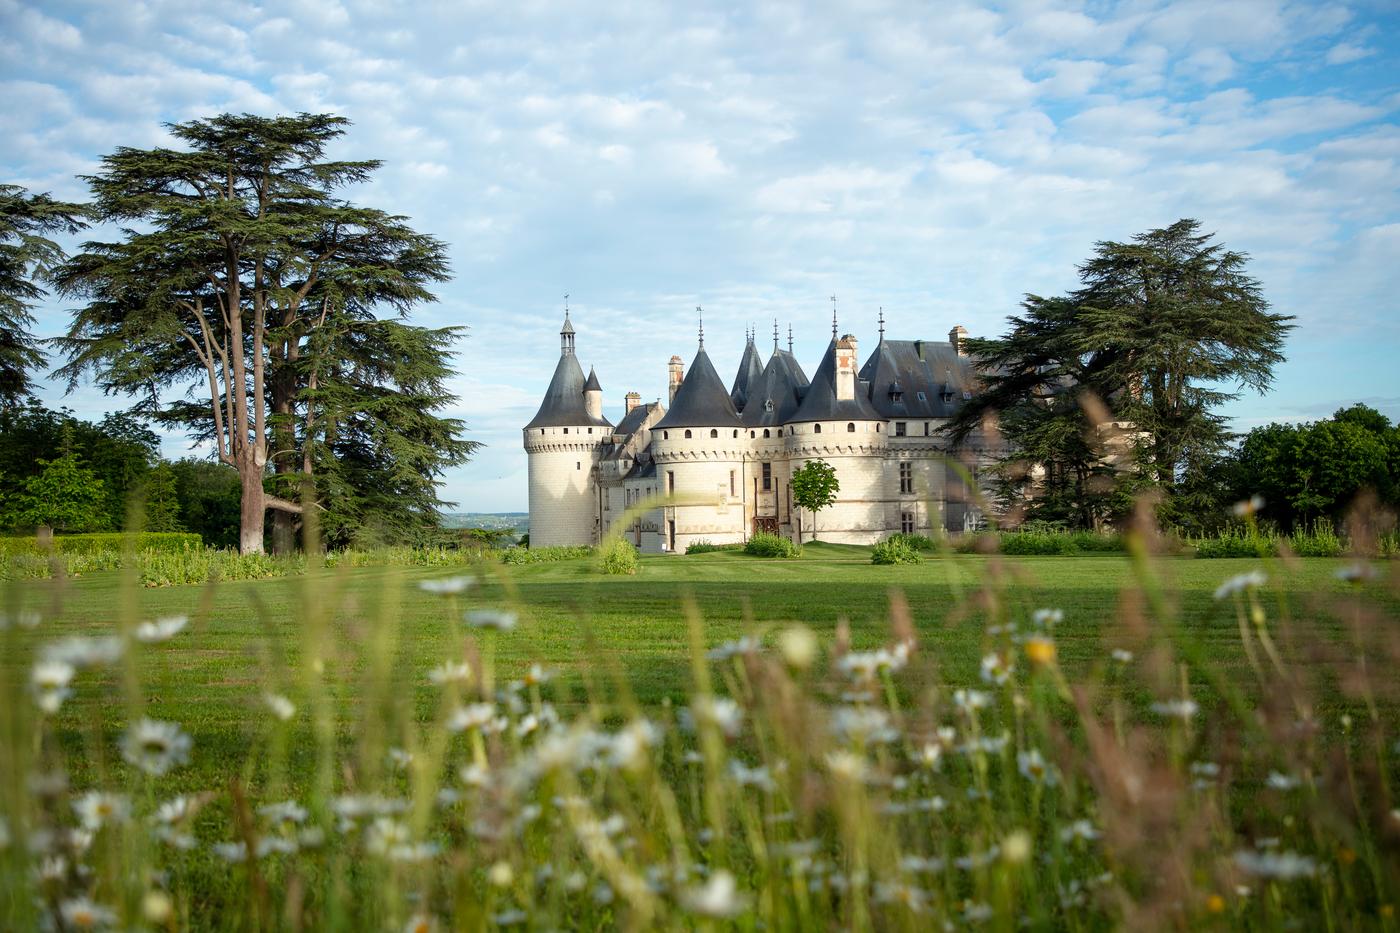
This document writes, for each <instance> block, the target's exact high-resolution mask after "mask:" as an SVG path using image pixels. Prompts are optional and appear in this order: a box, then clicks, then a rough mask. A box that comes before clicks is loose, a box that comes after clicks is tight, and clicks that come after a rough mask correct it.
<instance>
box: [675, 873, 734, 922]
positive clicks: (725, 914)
mask: <svg viewBox="0 0 1400 933" xmlns="http://www.w3.org/2000/svg"><path fill="white" fill-rule="evenodd" d="M748 900H749V899H748V896H747V895H745V894H742V893H740V891H739V889H738V885H737V884H736V883H735V881H734V876H733V875H731V874H730V873H729V872H727V871H725V870H724V869H720V870H718V871H716V872H714V873H713V874H711V875H710V877H709V880H707V881H706V882H705V883H704V884H703V885H701V886H700V887H697V888H689V889H687V890H686V891H685V892H684V893H683V894H682V896H681V903H683V904H684V905H685V906H686V909H687V910H689V911H690V912H691V913H694V914H698V915H699V916H701V917H713V918H716V919H720V920H725V919H729V918H731V917H736V916H738V915H739V914H741V913H743V912H744V910H745V908H746V907H747V906H748Z"/></svg>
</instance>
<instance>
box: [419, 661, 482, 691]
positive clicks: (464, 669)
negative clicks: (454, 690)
mask: <svg viewBox="0 0 1400 933" xmlns="http://www.w3.org/2000/svg"><path fill="white" fill-rule="evenodd" d="M471 679H472V669H471V667H470V666H468V665H467V664H465V663H462V662H457V661H444V662H442V663H441V664H439V665H438V666H437V667H435V668H433V669H432V670H430V671H428V682H429V683H432V684H436V685H437V686H439V687H441V686H444V685H446V684H465V683H470V682H471Z"/></svg>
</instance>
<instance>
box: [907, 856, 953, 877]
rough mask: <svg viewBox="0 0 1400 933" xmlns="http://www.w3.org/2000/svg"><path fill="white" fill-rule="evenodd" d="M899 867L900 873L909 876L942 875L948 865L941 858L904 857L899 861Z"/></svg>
mask: <svg viewBox="0 0 1400 933" xmlns="http://www.w3.org/2000/svg"><path fill="white" fill-rule="evenodd" d="M899 867H900V869H901V870H902V871H906V872H909V873H910V874H915V875H918V874H929V875H938V874H942V873H943V872H944V871H945V870H946V869H947V868H948V863H947V862H945V861H944V860H943V859H941V858H925V857H924V856H921V855H906V856H904V857H903V858H901V859H900V860H899Z"/></svg>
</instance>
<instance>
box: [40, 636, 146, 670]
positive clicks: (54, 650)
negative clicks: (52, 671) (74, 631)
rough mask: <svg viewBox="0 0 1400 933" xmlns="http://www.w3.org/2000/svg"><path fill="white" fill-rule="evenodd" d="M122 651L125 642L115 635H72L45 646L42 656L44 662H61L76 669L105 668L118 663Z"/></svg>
mask: <svg viewBox="0 0 1400 933" xmlns="http://www.w3.org/2000/svg"><path fill="white" fill-rule="evenodd" d="M123 650H125V642H124V641H122V639H121V638H119V637H117V636H116V635H103V636H100V637H96V638H87V637H84V636H82V635H73V636H71V637H69V638H64V639H62V640H60V641H56V642H51V643H49V644H47V645H45V646H44V649H43V655H42V656H43V659H44V660H46V661H63V662H66V663H68V664H71V665H72V666H73V667H76V668H85V667H106V666H109V665H112V664H115V663H117V662H118V661H120V660H121V656H122V651H123Z"/></svg>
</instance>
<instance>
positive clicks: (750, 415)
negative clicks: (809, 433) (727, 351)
mask: <svg viewBox="0 0 1400 933" xmlns="http://www.w3.org/2000/svg"><path fill="white" fill-rule="evenodd" d="M807 385H808V382H807V374H806V373H804V372H803V371H802V366H801V364H799V363H798V362H797V357H795V356H793V355H792V354H791V353H790V352H789V351H787V350H777V349H775V350H774V351H773V355H772V356H770V357H769V358H768V365H767V366H765V367H764V368H763V373H762V375H760V376H759V380H758V382H757V384H755V385H753V386H752V387H750V389H749V400H750V402H751V404H748V405H745V406H744V427H747V428H769V427H774V426H776V425H780V424H782V423H783V422H785V421H787V420H788V419H789V418H791V417H792V415H793V414H794V413H795V412H796V411H797V406H798V405H799V404H801V401H802V395H801V393H802V390H804V389H806V388H807ZM769 402H772V403H773V404H772V406H771V410H770V406H769V404H768V403H769Z"/></svg>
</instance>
